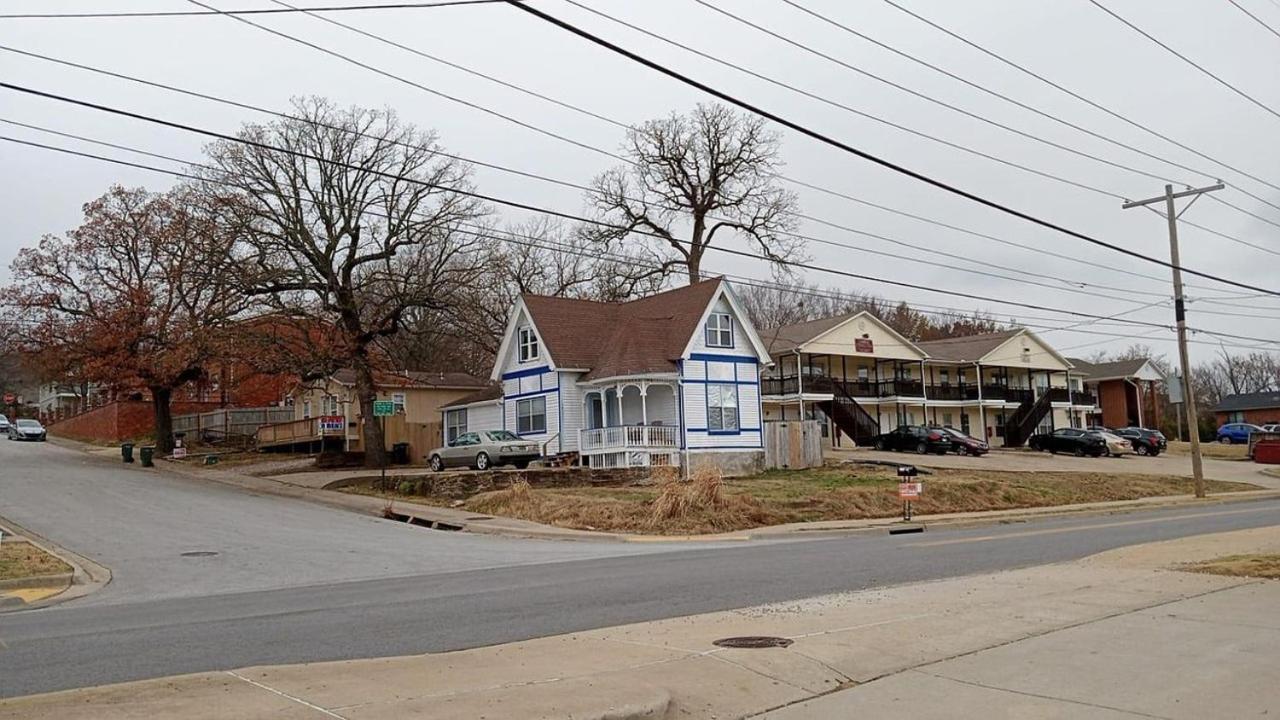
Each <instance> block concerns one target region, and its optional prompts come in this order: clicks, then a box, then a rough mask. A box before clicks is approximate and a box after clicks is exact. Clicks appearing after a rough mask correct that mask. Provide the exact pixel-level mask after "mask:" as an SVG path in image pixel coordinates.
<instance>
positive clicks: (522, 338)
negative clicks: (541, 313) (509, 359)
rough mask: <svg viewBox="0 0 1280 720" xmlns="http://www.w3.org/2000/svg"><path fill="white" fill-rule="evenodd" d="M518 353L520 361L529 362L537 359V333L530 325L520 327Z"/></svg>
mask: <svg viewBox="0 0 1280 720" xmlns="http://www.w3.org/2000/svg"><path fill="white" fill-rule="evenodd" d="M518 339H519V346H520V347H519V353H520V362H522V363H524V362H530V361H532V360H537V359H538V335H537V333H535V332H534V331H533V328H532V327H522V328H520V335H519V338H518Z"/></svg>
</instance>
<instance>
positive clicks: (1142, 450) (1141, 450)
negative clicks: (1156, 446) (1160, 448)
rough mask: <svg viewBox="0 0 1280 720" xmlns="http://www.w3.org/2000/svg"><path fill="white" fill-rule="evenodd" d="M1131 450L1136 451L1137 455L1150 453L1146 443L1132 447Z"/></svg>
mask: <svg viewBox="0 0 1280 720" xmlns="http://www.w3.org/2000/svg"><path fill="white" fill-rule="evenodd" d="M1133 451H1134V452H1136V453H1138V454H1139V455H1150V454H1151V451H1150V450H1148V449H1147V446H1146V445H1139V446H1138V447H1136V448H1134V449H1133Z"/></svg>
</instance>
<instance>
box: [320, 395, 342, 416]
mask: <svg viewBox="0 0 1280 720" xmlns="http://www.w3.org/2000/svg"><path fill="white" fill-rule="evenodd" d="M321 407H322V410H321V412H322V413H323V414H324V415H337V414H338V397H337V396H336V395H325V396H324V404H323V405H322V406H321Z"/></svg>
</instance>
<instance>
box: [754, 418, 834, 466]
mask: <svg viewBox="0 0 1280 720" xmlns="http://www.w3.org/2000/svg"><path fill="white" fill-rule="evenodd" d="M822 445H823V442H822V425H821V424H820V423H819V422H818V421H817V420H782V421H772V422H766V423H765V424H764V463H765V466H766V467H769V468H791V469H793V470H800V469H803V468H811V467H821V466H822Z"/></svg>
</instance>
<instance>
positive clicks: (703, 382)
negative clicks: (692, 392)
mask: <svg viewBox="0 0 1280 720" xmlns="http://www.w3.org/2000/svg"><path fill="white" fill-rule="evenodd" d="M684 382H685V383H686V384H689V385H759V384H760V383H758V382H756V381H754V380H685V381H684Z"/></svg>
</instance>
